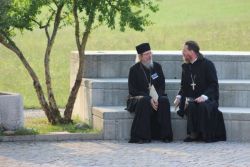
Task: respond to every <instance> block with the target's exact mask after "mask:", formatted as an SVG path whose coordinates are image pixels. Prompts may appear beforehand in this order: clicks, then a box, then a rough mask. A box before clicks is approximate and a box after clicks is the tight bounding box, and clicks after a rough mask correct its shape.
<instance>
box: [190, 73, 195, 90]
mask: <svg viewBox="0 0 250 167" xmlns="http://www.w3.org/2000/svg"><path fill="white" fill-rule="evenodd" d="M191 80H192V83H191V84H190V86H192V88H193V90H194V89H195V86H196V84H195V83H194V81H195V76H194V77H193V75H192V74H191Z"/></svg>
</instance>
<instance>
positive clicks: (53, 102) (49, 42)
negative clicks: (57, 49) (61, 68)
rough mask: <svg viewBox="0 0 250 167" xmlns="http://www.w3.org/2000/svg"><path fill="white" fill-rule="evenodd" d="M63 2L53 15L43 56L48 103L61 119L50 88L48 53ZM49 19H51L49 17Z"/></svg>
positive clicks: (54, 35) (56, 29) (59, 18)
mask: <svg viewBox="0 0 250 167" xmlns="http://www.w3.org/2000/svg"><path fill="white" fill-rule="evenodd" d="M63 6H64V4H60V5H58V8H57V11H56V16H55V21H54V27H53V31H52V35H51V37H50V38H47V40H48V41H47V47H46V51H45V56H44V67H45V80H46V86H47V93H48V99H49V105H50V107H51V108H52V110H53V113H54V114H55V118H57V119H61V116H60V112H59V109H58V107H57V104H56V100H55V97H54V93H53V89H52V84H51V75H50V55H51V49H52V47H53V44H54V41H55V38H56V35H57V32H58V27H59V25H60V21H61V12H62V9H63ZM50 20H51V19H50ZM49 22H50V21H48V22H47V26H48V25H49ZM45 32H46V35H47V37H48V34H49V32H48V27H46V28H45Z"/></svg>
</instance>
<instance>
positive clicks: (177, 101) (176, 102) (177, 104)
mask: <svg viewBox="0 0 250 167" xmlns="http://www.w3.org/2000/svg"><path fill="white" fill-rule="evenodd" d="M180 101H181V100H180V98H178V97H176V98H175V100H174V106H175V107H178V106H179V105H180Z"/></svg>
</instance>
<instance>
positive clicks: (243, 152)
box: [0, 141, 250, 167]
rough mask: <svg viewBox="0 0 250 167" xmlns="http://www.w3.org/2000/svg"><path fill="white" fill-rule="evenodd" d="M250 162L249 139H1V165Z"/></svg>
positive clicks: (141, 166)
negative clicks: (134, 141)
mask: <svg viewBox="0 0 250 167" xmlns="http://www.w3.org/2000/svg"><path fill="white" fill-rule="evenodd" d="M37 166H42V167H47V166H50V167H59V166H62V167H75V166H77V167H83V166H84V167H85V166H86V167H88V166H95V167H100V166H104V167H110V166H115V167H116V166H117V167H118V166H121V167H134V166H135V167H152V166H155V167H161V166H168V167H175V166H176V167H177V166H178V167H185V166H192V167H195V166H201V167H205V166H218V167H222V166H227V167H235V166H237V167H245V166H246V167H249V166H250V143H235V142H218V143H212V144H205V143H183V142H173V143H168V144H166V143H161V142H153V143H150V144H142V145H140V144H128V143H127V142H126V141H83V142H81V141H68V142H37V143H25V142H21V143H18V142H15V143H11V142H3V143H0V167H37Z"/></svg>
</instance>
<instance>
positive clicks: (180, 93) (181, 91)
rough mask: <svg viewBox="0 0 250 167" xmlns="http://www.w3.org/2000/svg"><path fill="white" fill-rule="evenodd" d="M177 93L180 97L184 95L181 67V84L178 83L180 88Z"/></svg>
mask: <svg viewBox="0 0 250 167" xmlns="http://www.w3.org/2000/svg"><path fill="white" fill-rule="evenodd" d="M178 95H181V96H182V97H183V96H184V70H183V67H182V72H181V85H180V90H179V93H178Z"/></svg>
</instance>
